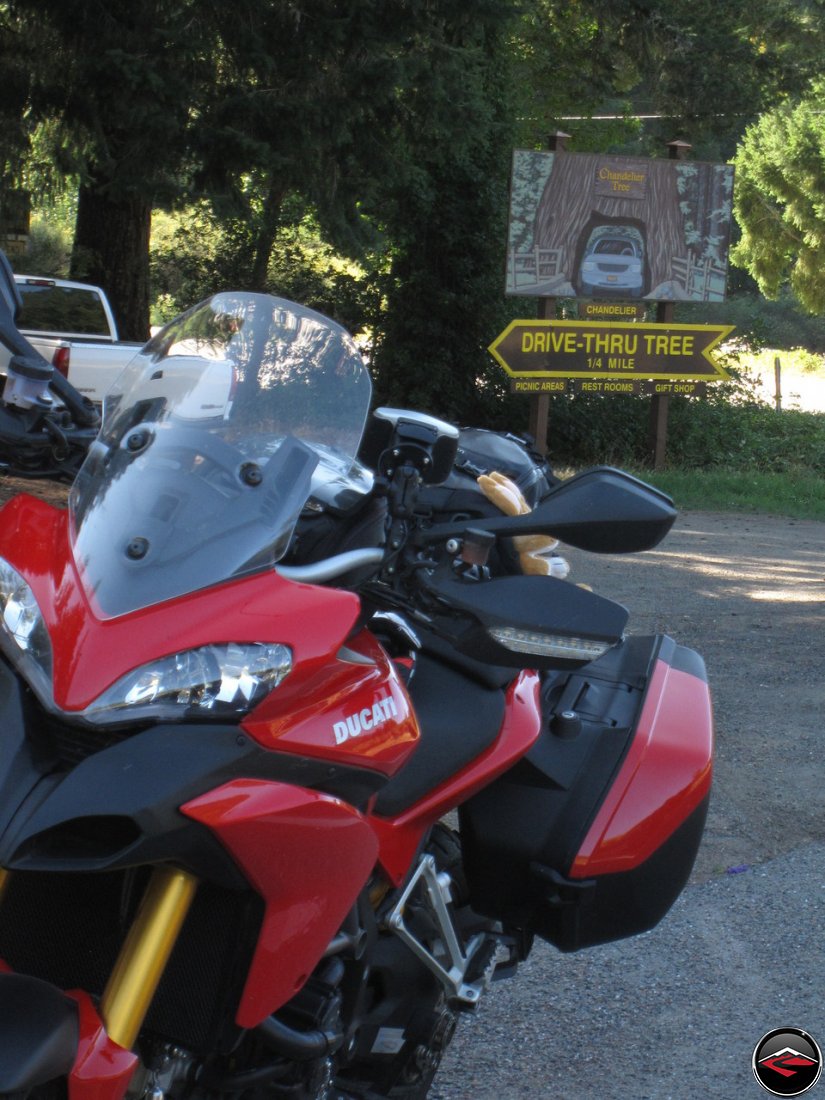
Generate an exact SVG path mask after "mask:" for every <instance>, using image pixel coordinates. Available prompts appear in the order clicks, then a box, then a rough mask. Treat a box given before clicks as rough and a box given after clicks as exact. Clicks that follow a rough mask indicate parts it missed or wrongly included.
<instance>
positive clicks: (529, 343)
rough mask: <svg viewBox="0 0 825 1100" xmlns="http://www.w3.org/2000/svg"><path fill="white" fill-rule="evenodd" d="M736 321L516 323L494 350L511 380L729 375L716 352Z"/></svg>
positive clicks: (707, 378) (716, 377) (710, 378)
mask: <svg viewBox="0 0 825 1100" xmlns="http://www.w3.org/2000/svg"><path fill="white" fill-rule="evenodd" d="M733 329H734V326H733V325H675V324H622V323H614V322H610V321H538V320H536V321H512V322H511V323H510V324H509V325H508V326H507V328H506V329H505V330H504V332H502V333H501V335H500V336H498V337H496V339H495V340H494V341H493V343H492V344H490V347H489V349H488V350H489V351H490V353H491V354H492V355H493V357H494V358H495V359H496V360H497V361H498V362H499V363H500V364H501V366H502V367H504V369H505V370H506V371H507V373H508V374H509V375H510V376H511V378H661V379H687V378H693V379H700V380H704V381H713V380H717V381H718V380H721V379H724V378H729V377H730V375H729V374H728V372H727V371H726V370H725V369H724V368H723V367H721V366H720V365H719V364H718V363H717V362H716V361H715V360H714V359H713V357H712V356H711V352H712V351H713V350H714V348H716V346H717V345H718V344H719V343H721V341H722V340H724V339H725V338H726V337H727V336H729V335H730V334H731V333H732V332H733Z"/></svg>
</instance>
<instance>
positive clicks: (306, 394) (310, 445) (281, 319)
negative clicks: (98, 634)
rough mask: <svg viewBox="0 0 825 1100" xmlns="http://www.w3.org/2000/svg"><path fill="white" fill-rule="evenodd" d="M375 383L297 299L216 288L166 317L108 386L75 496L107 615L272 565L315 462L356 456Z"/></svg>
mask: <svg viewBox="0 0 825 1100" xmlns="http://www.w3.org/2000/svg"><path fill="white" fill-rule="evenodd" d="M370 393H371V385H370V379H369V375H368V373H367V370H366V368H365V366H364V364H363V361H362V360H361V357H360V356H359V354H358V352H357V350H356V348H355V346H354V344H353V342H352V340H351V339H350V337H349V336H348V334H347V333H346V332H345V331H344V330H343V329H342V328H340V327H339V326H338V325H336V324H335V323H334V322H332V321H330V320H328V319H327V318H326V317H322V316H321V315H320V314H318V313H314V312H313V311H312V310H308V309H305V308H303V307H302V306H298V305H295V304H294V303H293V302H288V301H285V300H284V299H278V298H272V297H269V296H268V295H262V294H241V293H231V294H219V295H216V296H215V297H214V298H211V299H209V300H208V301H206V302H203V303H201V304H200V305H198V306H196V307H195V308H194V309H192V310H190V311H189V312H188V313H185V314H183V316H181V317H179V318H178V319H177V320H175V321H173V322H172V323H171V324H170V325H167V327H166V328H165V329H163V330H162V331H161V332H160V333H158V335H157V336H156V337H154V339H153V340H151V341H150V343H148V344H147V345H146V347H145V348H144V349H143V351H142V352H141V353H140V354H139V355H138V356H136V358H135V359H134V360H133V361H132V362H131V364H130V365H129V366H128V367H127V368H126V369H125V370H124V372H123V374H122V375H121V376H120V377H119V379H118V380H117V382H116V383H115V386H114V389H113V390H112V392H111V394H110V395H109V396H108V397H107V398H106V402H105V404H104V413H103V425H102V428H101V432H100V436H99V437H98V439H97V441H96V442H95V444H94V445H93V446H92V448H91V449H90V451H89V454H88V456H87V458H86V461H85V462H84V464H83V466H82V468H81V470H80V473H79V474H78V476H77V479H76V481H75V484H74V486H73V487H72V491H71V494H70V497H69V510H70V516H71V530H72V540H73V551H74V556H75V560H76V562H77V564H78V566H79V569H80V573H81V576H82V578H83V582H84V584H85V585H86V586H87V588H88V589H89V591H90V592H93V593H94V596H95V599H96V601H97V603H98V605H99V609H100V612H101V613H102V614H103V616H104V617H113V616H116V615H123V614H125V613H127V612H129V611H134V610H136V609H138V608H141V607H146V606H149V605H150V604H154V603H159V602H161V601H162V600H168V599H171V598H173V597H175V596H180V595H183V594H185V593H188V592H193V591H196V590H197V589H200V588H206V587H208V586H210V585H214V584H218V583H220V582H221V581H224V580H227V579H229V578H231V577H239V576H243V575H245V574H247V573H252V572H256V571H259V570H263V569H267V568H269V567H271V566H272V565H273V564H274V563H275V562H276V561H278V559H279V558H280V557H281V556H282V554H283V553H284V552H285V550H286V547H287V545H288V543H289V540H290V537H291V536H292V533H293V530H294V527H295V523H296V522H297V519H298V516H299V514H300V512H301V509H302V507H303V505H304V504H305V502H306V500H307V498H308V496H309V495H310V489H311V484H312V476H313V471H315V469H316V466H318V467H319V470H320V467H323V468H324V472H325V476H326V477H327V478H331V479H334V478H335V477H337V476H338V477H341V478H342V479H344V478H346V477H347V475H348V473H349V471H350V470H351V468H352V466H353V464H354V461H355V457H354V456H355V454H356V452H357V450H358V445H359V442H360V439H361V433H362V431H363V427H364V423H365V421H366V417H367V412H368V408H369V401H370Z"/></svg>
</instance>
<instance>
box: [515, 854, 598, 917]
mask: <svg viewBox="0 0 825 1100" xmlns="http://www.w3.org/2000/svg"><path fill="white" fill-rule="evenodd" d="M530 874H531V876H532V877H533V879H537V880H538V881H539V882H540V884H541V886H542V888H543V890H544V894H543V899H542V900H543V901H544V902H545V903H546V904H547V905H552V906H553V908H555V909H561V908H565V907H567V906H571V905H586V904H587V903H588V902H590V901H591V900H592V899H593V894H594V891H595V889H596V880H595V879H593V878H585V879H569V878H565V876H564V875H562V874H560V873H559V872H558V871H554V870H553V868H552V867H545V866H544V864H542V863H531V864H530Z"/></svg>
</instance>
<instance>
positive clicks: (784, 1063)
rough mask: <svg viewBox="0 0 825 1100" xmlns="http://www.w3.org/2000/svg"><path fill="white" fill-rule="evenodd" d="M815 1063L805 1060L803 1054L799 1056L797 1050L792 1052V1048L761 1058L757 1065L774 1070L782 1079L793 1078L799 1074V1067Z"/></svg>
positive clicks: (808, 1059) (811, 1059) (812, 1060)
mask: <svg viewBox="0 0 825 1100" xmlns="http://www.w3.org/2000/svg"><path fill="white" fill-rule="evenodd" d="M816 1064H817V1063H816V1062H815V1061H814V1059H813V1058H806V1057H805V1055H804V1054H800V1053H799V1051H798V1050H794V1049H793V1047H785V1049H784V1050H779V1051H777V1052H776V1054H772V1055H771V1056H770V1057H769V1058H763V1059H762V1061H761V1062H760V1063H759V1065H760V1066H767V1068H768V1069H775V1070H776V1072H777V1073H781V1074H782V1076H783V1077H793V1076H794V1075H795V1074H796V1073H798V1072H799V1069H800V1067H803V1066H806V1067H809V1068H810V1067H811V1066H815V1065H816Z"/></svg>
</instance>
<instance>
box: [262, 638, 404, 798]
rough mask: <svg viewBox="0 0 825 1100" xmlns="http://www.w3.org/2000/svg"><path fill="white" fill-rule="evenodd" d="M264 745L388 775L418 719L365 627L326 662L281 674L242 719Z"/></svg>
mask: <svg viewBox="0 0 825 1100" xmlns="http://www.w3.org/2000/svg"><path fill="white" fill-rule="evenodd" d="M243 728H244V729H245V730H246V731H247V733H249V734H250V735H251V736H252V737H254V738H255V740H256V741H257V742H258V743H259V744H261V745H263V747H264V748H267V749H277V750H278V752H289V753H295V754H297V755H299V756H310V757H321V758H323V759H327V760H330V761H335V762H337V763H340V764H348V765H351V766H354V767H362V768H372V769H375V770H377V771H380V772H381V773H382V774H383V775H386V776H392V775H395V773H396V772H397V771H398V770H399V768H400V767H401V766H402V765H403V764H404V763H405V761H406V760H407V759H408V758H409V756H410V754H411V753H412V752H413V750H414V749H415V746H416V745H417V743H418V736H419V733H418V724H417V722H416V720H415V715H414V713H413V710H412V707H411V705H410V700H409V696H408V695H407V692H406V690H405V689H404V685H403V684H402V682H401V679H400V678H399V675H398V672H397V671H396V668H395V666H394V664H393V662H392V661H391V660H390V659H389V658H388V657H387V654H386V653H385V652H384V650H383V649H382V648H381V646H380V645H379V644H378V642H377V641H376V640H375V638H374V637H373V636H372V635H371V634H370V633H369V632H368V631H366V630H362V631H361V632H360V633H359V634H358V635H357V636H356V637H355V638H352V639H350V640H349V641H348V642H347V646H346V649H345V650H343V651H339V652H338V654H337V660H336V661H335V663H334V664H332V663H330V664H329V665H326V666H322V667H319V668H313V669H309V670H307V671H305V670H304V669H302V668H298V669H296V670H295V673H294V674H292V675H290V676H289V677H287V679H286V680H285V681H284V682H283V684H281V685H280V687H279V688H278V690H277V691H275V692H273V693H272V694H271V695H270V696H269V697H268V698H267V699H265V700H264V701H263V702H262V703H261V705H260V706H259V707H257V708H256V709H255V711H254V712H253V713H252V714H251V715H250V716H249V717H248V718H247V719H246V720H245V721H244V723H243Z"/></svg>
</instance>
